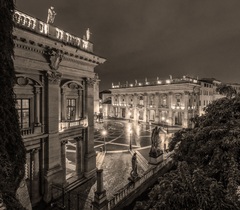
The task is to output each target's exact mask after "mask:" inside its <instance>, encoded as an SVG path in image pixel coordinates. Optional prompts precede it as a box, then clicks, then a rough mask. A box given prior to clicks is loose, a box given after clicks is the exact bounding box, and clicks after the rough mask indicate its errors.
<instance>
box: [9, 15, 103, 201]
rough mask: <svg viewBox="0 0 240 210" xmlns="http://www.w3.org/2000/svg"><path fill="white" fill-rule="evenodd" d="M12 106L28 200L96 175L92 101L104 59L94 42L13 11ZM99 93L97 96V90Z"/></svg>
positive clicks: (48, 195)
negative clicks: (69, 151)
mask: <svg viewBox="0 0 240 210" xmlns="http://www.w3.org/2000/svg"><path fill="white" fill-rule="evenodd" d="M14 21H15V29H14V34H13V35H14V42H15V60H14V66H15V71H16V85H15V87H14V91H15V94H16V101H17V104H16V108H17V110H18V113H19V123H20V127H21V134H22V137H23V141H24V144H25V147H26V150H27V163H26V174H25V178H26V183H27V186H28V191H29V194H30V199H31V202H32V204H33V206H34V205H36V204H37V203H38V202H39V201H40V200H44V201H45V202H49V201H50V199H51V186H52V185H53V184H60V185H63V186H67V185H68V184H70V183H71V182H73V181H74V182H75V184H76V185H77V184H80V183H81V182H83V181H85V182H86V183H87V180H88V179H90V178H91V177H93V176H95V171H96V154H95V151H94V142H93V132H94V130H93V129H94V127H93V113H94V109H97V107H95V108H94V106H95V105H94V104H95V102H96V101H98V99H96V98H94V96H96V95H97V96H98V82H99V79H98V77H97V75H96V74H95V72H94V68H95V67H96V66H97V65H99V64H102V63H104V62H105V59H103V58H101V57H99V56H97V55H94V54H93V44H92V43H91V42H90V41H89V40H87V39H85V40H84V39H81V38H78V37H76V36H73V35H71V34H70V33H67V32H65V31H63V30H61V29H59V28H57V27H54V26H53V25H51V24H47V23H45V22H43V21H41V20H38V19H36V18H34V17H31V16H29V15H26V14H24V13H22V12H19V11H15V15H14ZM96 91H97V94H95V92H96ZM69 141H72V142H73V143H72V144H73V145H75V147H74V151H75V154H76V155H75V161H76V167H75V168H74V169H73V170H74V171H73V173H72V174H71V175H70V177H68V178H69V179H67V176H66V175H67V170H68V169H67V167H66V164H67V163H66V145H67V144H68V142H69Z"/></svg>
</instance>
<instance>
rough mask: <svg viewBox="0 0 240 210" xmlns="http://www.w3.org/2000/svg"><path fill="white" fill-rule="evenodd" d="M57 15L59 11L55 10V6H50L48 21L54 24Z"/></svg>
mask: <svg viewBox="0 0 240 210" xmlns="http://www.w3.org/2000/svg"><path fill="white" fill-rule="evenodd" d="M56 15H57V13H56V12H55V11H54V7H50V8H49V9H48V17H47V23H50V24H53V23H54V19H55V16H56Z"/></svg>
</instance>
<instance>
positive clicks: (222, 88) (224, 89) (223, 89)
mask: <svg viewBox="0 0 240 210" xmlns="http://www.w3.org/2000/svg"><path fill="white" fill-rule="evenodd" d="M216 91H217V92H219V93H220V94H221V95H225V96H226V97H227V98H232V97H233V96H235V95H236V94H237V91H236V90H235V89H234V88H233V87H232V86H230V85H226V84H221V85H219V86H218V87H217V89H216Z"/></svg>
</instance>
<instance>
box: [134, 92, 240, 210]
mask: <svg viewBox="0 0 240 210" xmlns="http://www.w3.org/2000/svg"><path fill="white" fill-rule="evenodd" d="M205 112H206V114H205V115H203V116H197V117H195V118H194V119H193V121H194V123H195V127H194V128H191V129H182V130H180V131H178V132H177V133H175V135H174V137H173V139H172V142H171V143H170V151H172V150H174V151H175V152H174V155H173V159H174V162H175V163H176V164H177V169H176V170H172V171H171V172H169V173H166V174H165V175H164V176H163V177H160V178H159V184H157V185H156V186H155V187H154V188H153V189H152V191H151V192H150V193H149V200H148V201H145V202H144V203H138V205H136V206H135V209H152V210H155V209H162V210H170V209H171V210H174V209H176V210H187V209H191V210H203V209H216V210H217V209H219V210H231V209H232V210H237V209H240V197H239V195H238V194H237V192H238V189H239V185H240V95H236V96H235V97H234V98H233V97H224V98H221V99H218V100H216V101H214V102H213V103H212V104H209V105H208V106H207V108H206V110H205Z"/></svg>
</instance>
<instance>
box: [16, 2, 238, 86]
mask: <svg viewBox="0 0 240 210" xmlns="http://www.w3.org/2000/svg"><path fill="white" fill-rule="evenodd" d="M50 6H54V8H55V11H56V12H57V16H56V18H55V22H54V25H56V26H58V27H59V28H61V29H64V30H66V31H68V32H69V33H72V34H74V35H76V36H79V37H82V36H83V34H85V30H86V29H87V28H90V30H91V32H92V37H91V41H92V42H93V44H94V53H95V54H97V55H99V56H101V57H104V58H106V59H107V62H106V63H105V64H103V65H100V66H98V67H97V68H96V72H97V73H98V74H99V77H100V79H101V82H100V89H101V90H104V89H109V88H110V87H111V83H112V82H113V83H118V82H125V81H128V82H131V81H134V80H135V79H143V80H144V78H149V79H150V78H156V77H159V78H167V77H169V75H172V76H173V77H179V76H182V75H190V76H196V77H197V76H198V77H199V78H202V77H214V78H216V79H219V80H221V81H223V82H235V83H240V1H239V0H41V1H36V0H16V8H17V9H19V10H21V11H23V12H26V13H27V14H29V15H32V16H35V17H37V18H39V19H42V20H44V21H46V18H47V9H48V8H49V7H50Z"/></svg>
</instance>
